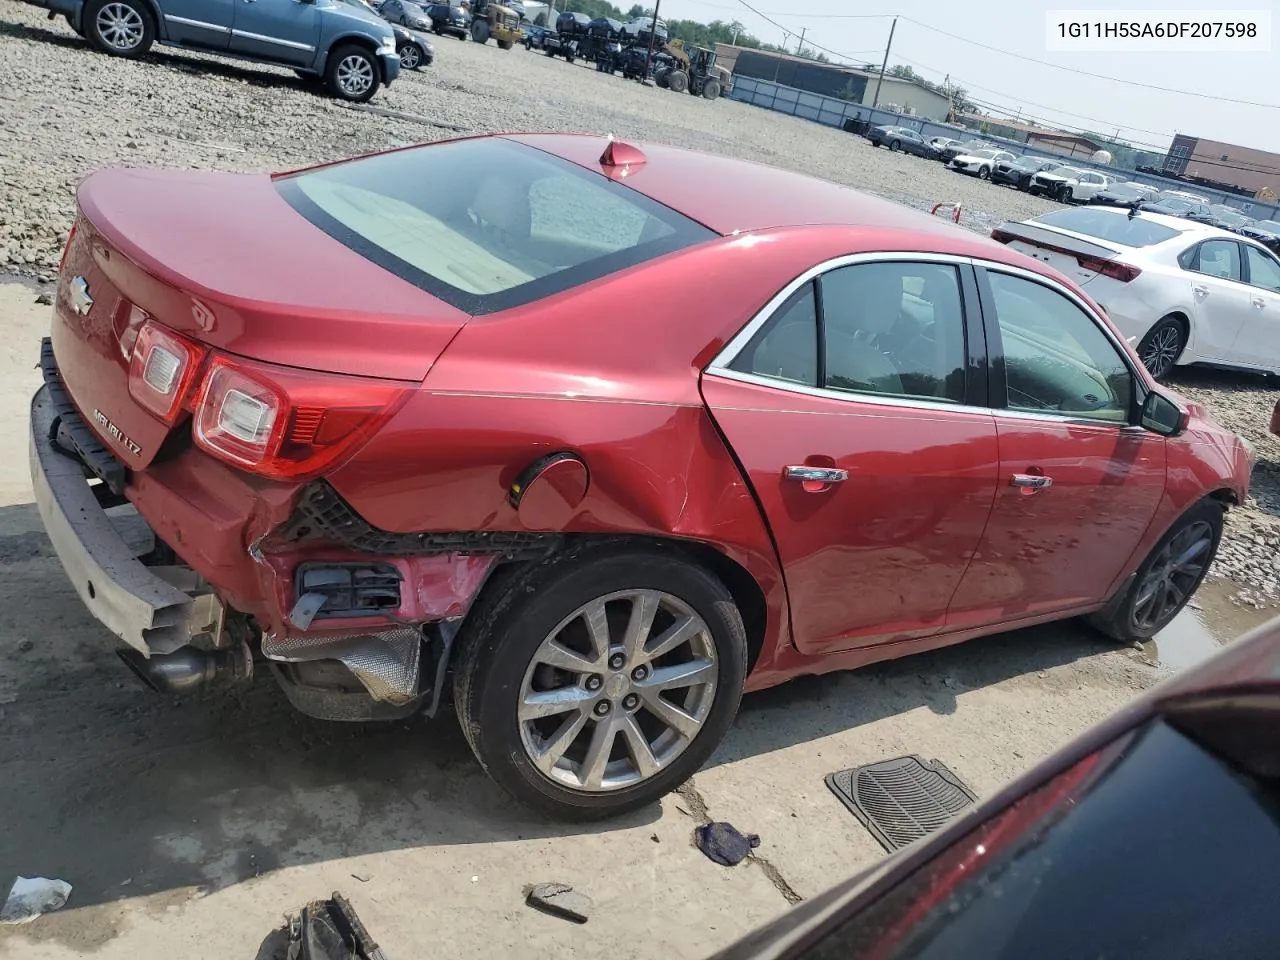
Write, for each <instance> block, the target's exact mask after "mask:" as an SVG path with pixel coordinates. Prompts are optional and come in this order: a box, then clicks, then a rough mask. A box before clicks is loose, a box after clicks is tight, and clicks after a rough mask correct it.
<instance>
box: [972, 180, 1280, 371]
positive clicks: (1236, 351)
mask: <svg viewBox="0 0 1280 960" xmlns="http://www.w3.org/2000/svg"><path fill="white" fill-rule="evenodd" d="M991 235H992V237H994V238H995V239H996V240H999V241H1000V242H1002V243H1006V244H1008V245H1009V246H1010V247H1012V248H1013V249H1015V250H1018V251H1020V252H1022V253H1025V254H1027V255H1028V256H1032V257H1035V258H1036V259H1037V260H1041V261H1043V262H1044V263H1047V264H1049V265H1051V266H1053V267H1054V268H1056V269H1057V270H1058V271H1059V272H1060V273H1063V274H1065V275H1066V276H1068V277H1070V278H1071V279H1072V280H1074V281H1076V283H1078V284H1080V286H1081V287H1083V288H1084V291H1085V293H1087V294H1089V296H1090V297H1092V298H1093V299H1094V301H1095V302H1096V303H1097V304H1098V305H1099V306H1101V307H1102V308H1103V310H1105V311H1106V313H1107V315H1108V316H1110V317H1111V320H1112V322H1113V323H1115V325H1116V326H1117V327H1118V328H1119V329H1120V332H1121V333H1122V334H1124V336H1125V338H1126V339H1127V340H1128V341H1129V342H1130V343H1131V344H1132V345H1133V346H1134V347H1135V349H1136V350H1137V353H1138V356H1139V357H1141V358H1142V362H1143V363H1144V364H1146V367H1147V369H1148V370H1150V371H1151V373H1152V375H1153V376H1156V377H1163V376H1165V375H1166V374H1168V373H1169V371H1170V370H1172V369H1173V367H1174V365H1175V364H1189V363H1206V364H1212V365H1214V366H1223V367H1233V368H1238V369H1243V370H1252V371H1257V372H1262V373H1274V374H1280V260H1277V259H1276V256H1275V254H1273V253H1272V252H1271V251H1270V250H1268V249H1266V248H1265V247H1263V246H1262V245H1261V244H1258V243H1254V242H1253V241H1251V240H1249V239H1248V238H1246V237H1241V236H1238V235H1236V234H1234V233H1228V232H1227V231H1225V230H1219V229H1218V228H1217V227H1210V226H1206V225H1204V224H1199V223H1194V222H1192V221H1190V220H1182V219H1179V218H1177V217H1167V216H1162V215H1160V214H1153V213H1136V212H1135V213H1127V212H1126V211H1124V210H1119V209H1115V208H1111V207H1096V206H1089V207H1069V208H1067V209H1063V210H1055V211H1053V212H1052V213H1046V214H1044V215H1042V216H1039V217H1034V218H1032V219H1030V220H1023V221H1020V222H1017V223H1003V224H1001V225H1000V226H999V227H997V228H996V229H995V230H993V231H992V233H991Z"/></svg>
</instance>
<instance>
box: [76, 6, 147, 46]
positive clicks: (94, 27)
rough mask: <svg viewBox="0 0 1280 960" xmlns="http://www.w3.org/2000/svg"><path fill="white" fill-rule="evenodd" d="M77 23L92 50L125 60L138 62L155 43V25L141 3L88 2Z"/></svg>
mask: <svg viewBox="0 0 1280 960" xmlns="http://www.w3.org/2000/svg"><path fill="white" fill-rule="evenodd" d="M81 23H82V24H83V27H84V35H85V36H86V37H87V38H88V40H89V42H90V43H91V44H93V45H94V47H96V48H97V49H98V50H99V51H101V52H102V53H105V54H108V55H109V56H113V57H123V58H124V59H126V60H136V59H138V57H140V56H142V55H143V54H145V53H146V52H147V51H148V50H150V49H151V45H152V44H153V43H155V40H156V25H155V21H154V20H152V19H151V11H150V10H149V9H148V8H147V6H146V4H144V3H143V2H142V0H92V2H90V3H89V4H88V5H87V6H86V7H85V8H84V13H83V15H82V20H81Z"/></svg>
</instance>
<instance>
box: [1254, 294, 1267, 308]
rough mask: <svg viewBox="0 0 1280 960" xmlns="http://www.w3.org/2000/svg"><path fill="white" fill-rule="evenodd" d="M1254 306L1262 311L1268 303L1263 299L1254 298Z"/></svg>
mask: <svg viewBox="0 0 1280 960" xmlns="http://www.w3.org/2000/svg"><path fill="white" fill-rule="evenodd" d="M1253 305H1254V306H1255V307H1257V308H1258V309H1259V310H1261V309H1263V308H1264V307H1266V305H1267V301H1265V300H1263V299H1262V298H1261V297H1254V298H1253Z"/></svg>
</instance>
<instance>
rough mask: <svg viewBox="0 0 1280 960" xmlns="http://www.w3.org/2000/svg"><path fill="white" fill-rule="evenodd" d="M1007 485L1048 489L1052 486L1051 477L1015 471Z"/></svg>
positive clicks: (1031, 488) (1026, 488)
mask: <svg viewBox="0 0 1280 960" xmlns="http://www.w3.org/2000/svg"><path fill="white" fill-rule="evenodd" d="M1009 486H1011V487H1018V488H1020V489H1022V490H1048V489H1049V488H1050V487H1052V486H1053V477H1040V476H1035V475H1033V474H1030V473H1015V474H1014V475H1013V476H1012V477H1010V478H1009Z"/></svg>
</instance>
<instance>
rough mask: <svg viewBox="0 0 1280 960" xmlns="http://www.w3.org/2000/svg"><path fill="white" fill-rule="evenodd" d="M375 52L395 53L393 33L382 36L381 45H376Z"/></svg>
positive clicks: (379, 53)
mask: <svg viewBox="0 0 1280 960" xmlns="http://www.w3.org/2000/svg"><path fill="white" fill-rule="evenodd" d="M375 52H376V53H377V54H378V56H390V55H391V54H393V53H395V52H396V38H395V35H394V34H393V35H392V36H389V37H383V38H382V46H380V47H378V49H377V50H376V51H375Z"/></svg>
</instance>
